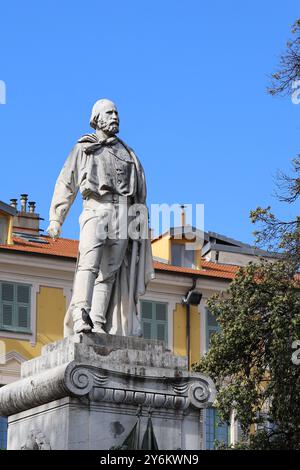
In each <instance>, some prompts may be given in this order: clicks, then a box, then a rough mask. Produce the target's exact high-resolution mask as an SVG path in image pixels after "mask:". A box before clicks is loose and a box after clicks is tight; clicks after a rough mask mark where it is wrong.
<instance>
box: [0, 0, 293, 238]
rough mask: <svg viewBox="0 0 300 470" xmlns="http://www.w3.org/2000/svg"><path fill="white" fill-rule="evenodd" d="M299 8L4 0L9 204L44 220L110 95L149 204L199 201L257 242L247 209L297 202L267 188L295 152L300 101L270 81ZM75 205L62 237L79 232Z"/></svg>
mask: <svg viewBox="0 0 300 470" xmlns="http://www.w3.org/2000/svg"><path fill="white" fill-rule="evenodd" d="M297 7H298V8H297ZM299 16H300V8H299V1H296V0H295V1H293V0H287V1H285V2H282V1H281V2H279V1H278V2H277V1H276V2H275V1H270V0H265V1H261V0H252V1H251V2H250V1H248V2H241V1H240V0H227V1H224V0H215V1H214V2H207V1H203V0H185V1H179V0H164V1H162V0H160V1H159V0H151V1H138V0H126V1H124V0H115V1H114V2H109V1H107V0H106V1H102V0H98V1H83V0H81V1H76V0H72V1H69V0H65V1H53V0H52V1H49V0H48V1H45V0H44V1H43V2H41V1H33V0H28V1H26V2H21V1H16V0H10V1H7V0H5V1H3V2H1V10H0V18H1V28H0V80H4V81H5V82H6V86H7V104H6V105H0V152H1V191H0V199H1V200H3V201H6V202H8V201H9V199H10V198H12V197H18V196H19V194H20V193H23V192H25V193H29V195H30V199H31V200H35V201H37V209H38V212H39V213H40V214H41V216H42V217H44V218H45V219H47V218H48V211H49V204H50V200H51V196H52V190H53V186H54V183H55V179H56V177H57V175H58V173H59V171H60V169H61V166H62V165H63V163H64V160H65V158H66V156H67V154H68V153H69V151H70V149H71V147H72V146H73V145H74V143H75V142H76V140H77V139H78V138H79V137H80V136H81V135H82V134H84V133H86V132H91V130H90V128H89V126H88V120H89V115H90V110H91V106H92V104H93V103H94V102H95V101H96V100H97V99H98V98H102V97H107V98H110V99H112V100H114V101H115V102H116V103H117V105H118V108H119V113H120V118H121V131H120V136H121V137H122V138H123V139H124V140H125V141H126V142H127V143H128V144H129V145H130V146H132V147H133V148H134V149H135V151H136V153H137V154H138V156H139V157H140V159H141V161H142V163H143V165H144V167H145V170H146V174H147V180H148V203H149V204H150V203H162V202H166V203H176V202H179V203H194V204H195V203H204V204H205V228H206V229H207V230H213V231H217V232H219V233H223V234H226V235H228V236H232V237H235V238H237V239H241V240H244V241H246V242H251V241H252V235H251V232H252V231H253V226H252V225H251V224H250V222H249V218H248V214H249V211H250V209H253V208H255V207H256V206H257V205H261V206H266V205H268V204H271V205H273V206H274V208H276V210H277V213H278V214H279V215H281V216H287V217H288V216H289V215H291V214H293V212H295V210H296V208H294V209H289V208H286V207H284V206H279V205H278V204H277V202H276V200H275V199H274V198H273V197H272V194H273V193H274V177H275V174H276V170H277V169H282V170H288V169H289V166H290V160H291V159H292V158H293V157H294V156H295V155H296V154H297V153H298V152H299V151H300V123H299V113H300V105H299V106H296V105H293V104H292V103H291V101H290V99H289V98H285V99H282V98H272V97H270V96H269V95H267V93H266V87H267V85H268V75H269V74H271V73H272V72H273V71H274V69H275V68H276V65H277V62H278V56H279V54H280V52H282V51H283V50H284V48H285V43H286V40H287V39H288V38H289V36H290V26H291V24H292V23H293V22H294V21H295V20H296V19H297V18H298V17H299ZM80 207H81V201H80V198H78V200H77V202H76V204H75V206H74V208H73V209H72V211H71V212H70V214H69V217H68V221H67V222H66V224H65V226H64V230H63V235H64V236H66V237H71V238H75V237H77V236H78V216H79V213H80ZM42 227H43V228H46V221H45V222H44V223H43V224H42Z"/></svg>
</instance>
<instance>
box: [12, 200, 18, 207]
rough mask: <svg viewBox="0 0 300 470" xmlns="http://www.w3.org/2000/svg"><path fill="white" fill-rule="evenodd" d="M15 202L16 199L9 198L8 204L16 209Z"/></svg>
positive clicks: (16, 201)
mask: <svg viewBox="0 0 300 470" xmlns="http://www.w3.org/2000/svg"><path fill="white" fill-rule="evenodd" d="M17 203H18V199H11V200H10V205H11V207H13V208H14V209H17Z"/></svg>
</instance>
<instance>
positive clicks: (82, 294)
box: [72, 208, 107, 333]
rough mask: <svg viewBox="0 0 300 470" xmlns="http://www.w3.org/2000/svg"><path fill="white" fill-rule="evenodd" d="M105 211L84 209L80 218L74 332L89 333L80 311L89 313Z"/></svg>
mask: <svg viewBox="0 0 300 470" xmlns="http://www.w3.org/2000/svg"><path fill="white" fill-rule="evenodd" d="M106 216H107V214H106V213H105V211H103V213H99V211H97V212H96V211H94V210H92V209H87V208H85V209H84V211H83V213H82V215H81V216H80V242H79V262H78V267H77V271H76V274H75V280H74V291H73V298H72V301H73V305H74V309H73V321H74V332H75V333H80V332H81V331H85V332H87V331H91V326H90V325H89V324H88V323H86V322H85V321H84V320H83V318H82V309H84V310H86V311H87V312H90V310H91V304H92V297H93V289H94V284H95V279H96V277H97V275H98V272H99V265H100V261H101V257H102V254H103V247H104V245H105V238H104V237H103V236H101V237H99V223H101V220H106Z"/></svg>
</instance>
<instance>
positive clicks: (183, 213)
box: [180, 204, 185, 227]
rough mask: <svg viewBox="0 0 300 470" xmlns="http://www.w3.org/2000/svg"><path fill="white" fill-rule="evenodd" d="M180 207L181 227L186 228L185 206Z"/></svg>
mask: <svg viewBox="0 0 300 470" xmlns="http://www.w3.org/2000/svg"><path fill="white" fill-rule="evenodd" d="M180 207H181V226H182V227H185V205H184V204H182V205H181V206H180Z"/></svg>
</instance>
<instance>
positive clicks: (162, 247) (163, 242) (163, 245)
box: [151, 235, 171, 262]
mask: <svg viewBox="0 0 300 470" xmlns="http://www.w3.org/2000/svg"><path fill="white" fill-rule="evenodd" d="M151 246H152V255H153V256H157V257H158V258H162V259H165V260H167V261H169V262H171V243H170V237H169V235H166V236H164V237H162V238H159V239H158V240H155V241H153V242H152V244H151Z"/></svg>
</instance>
